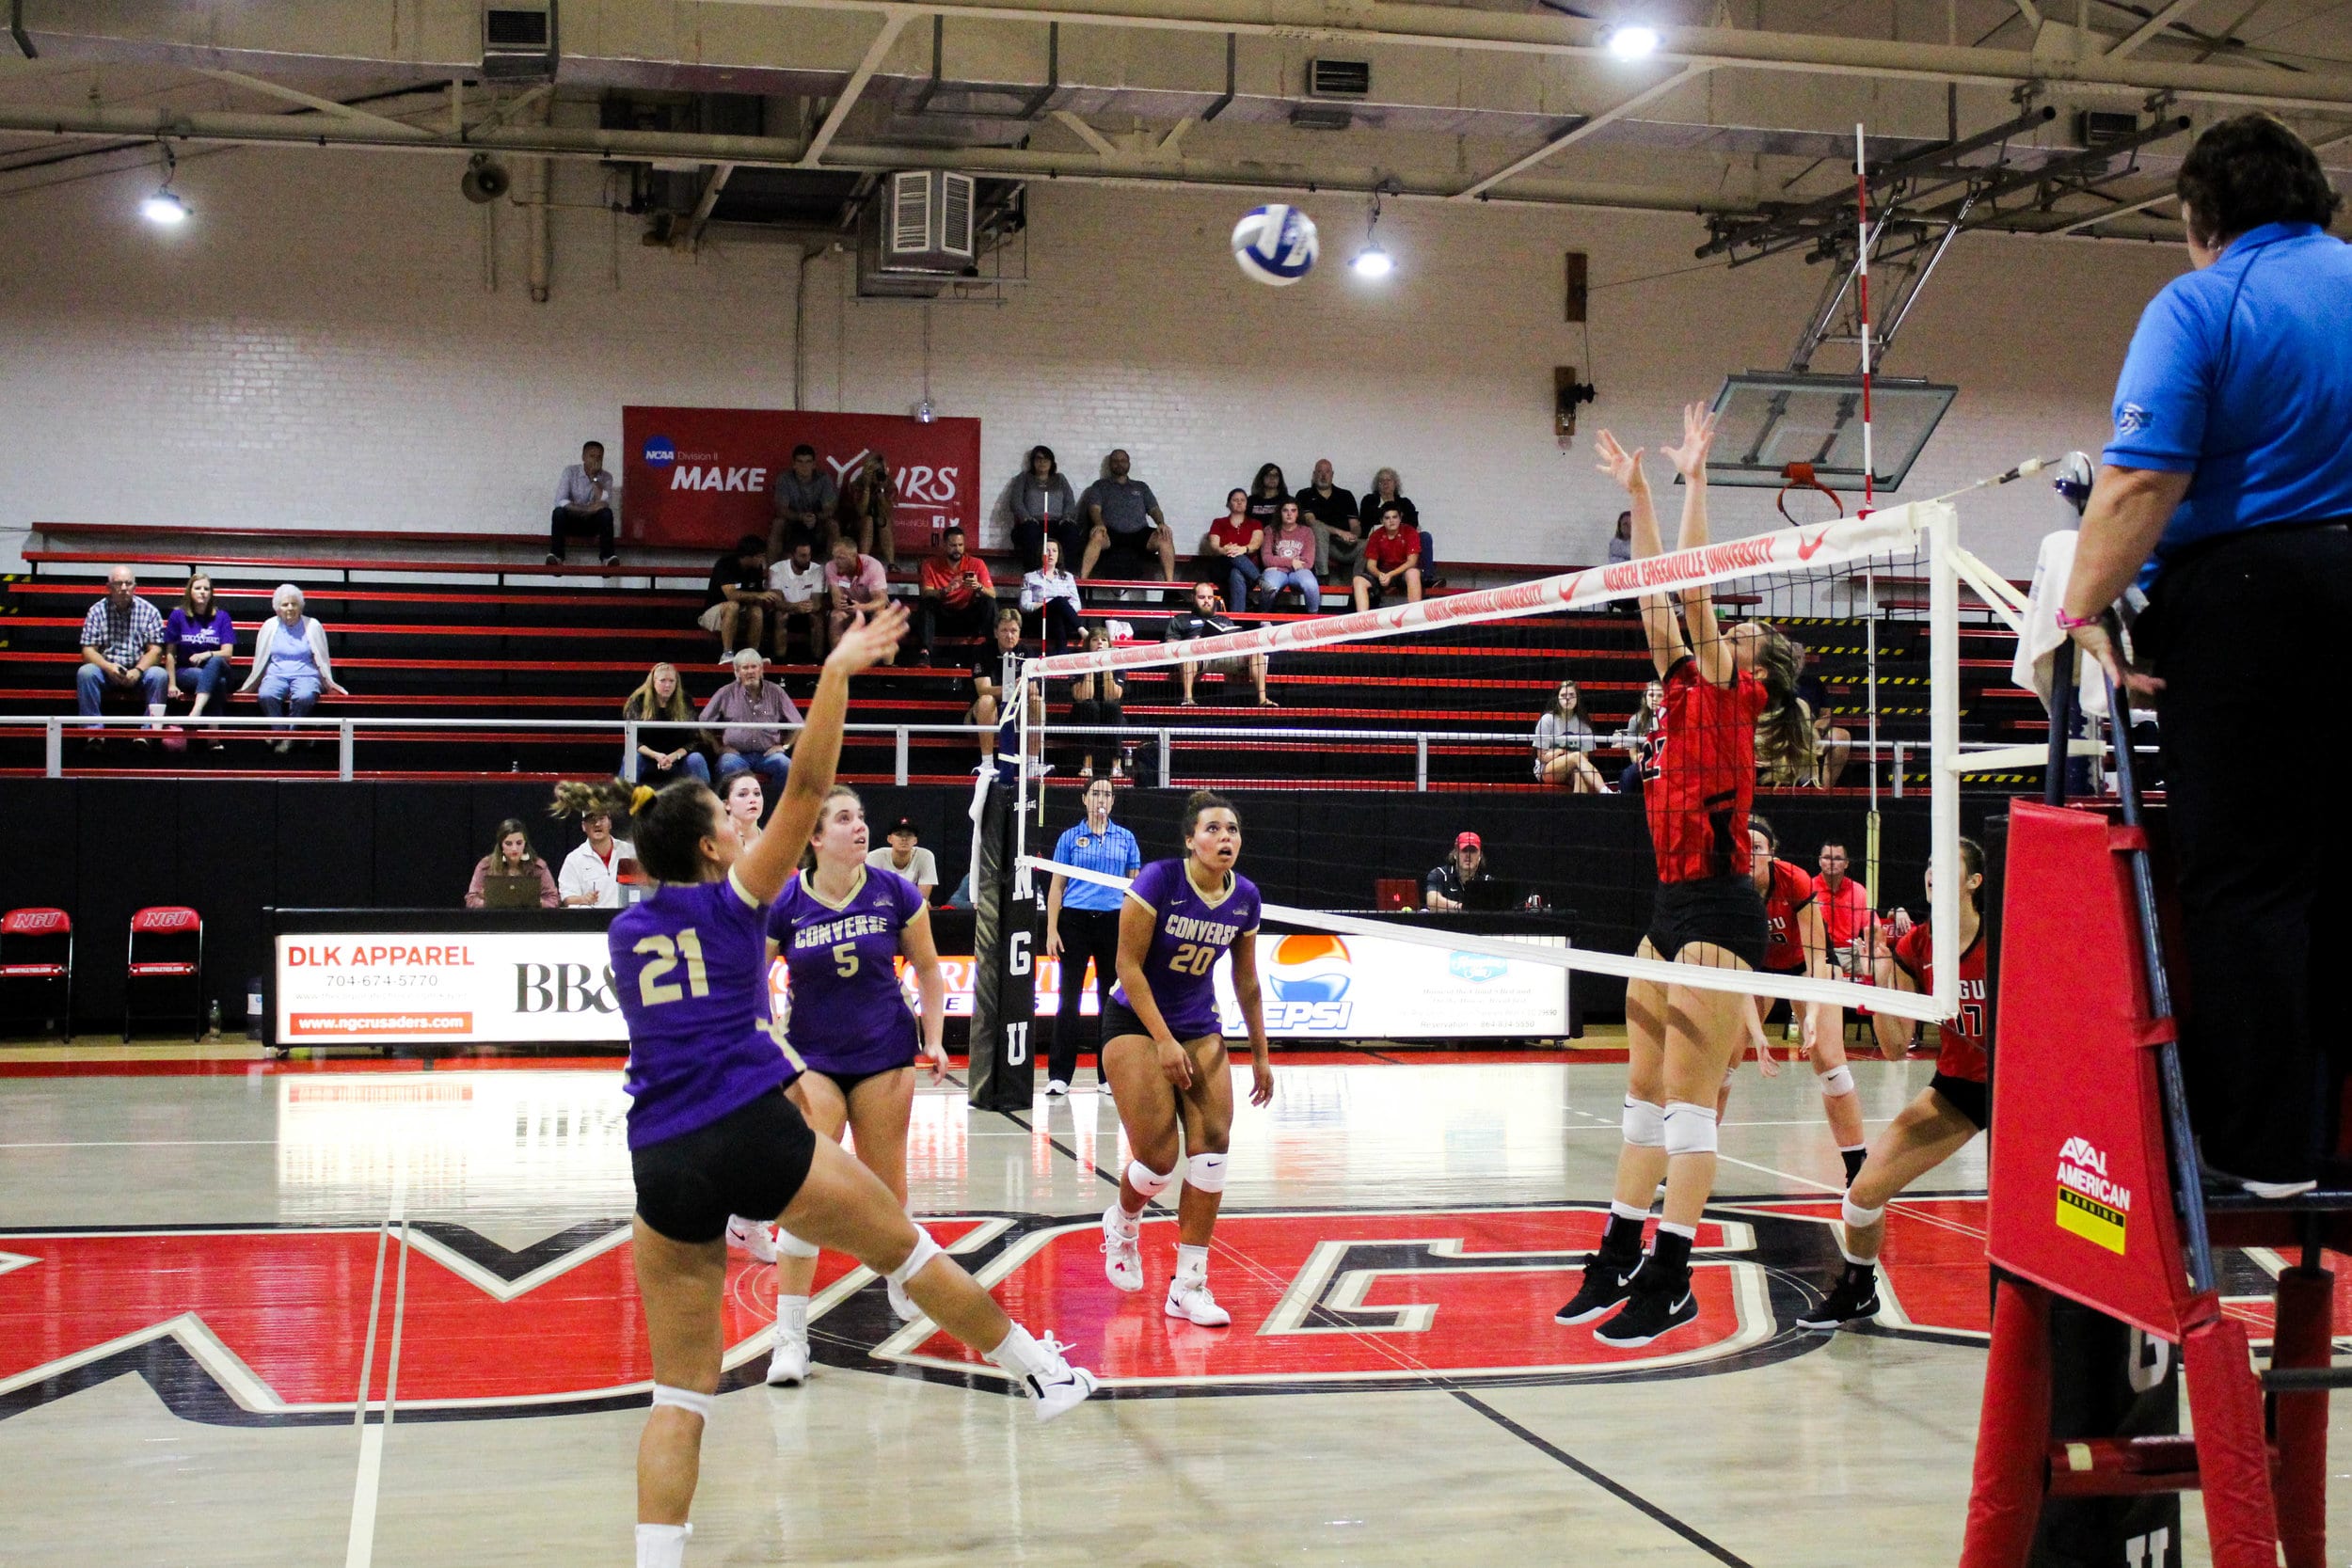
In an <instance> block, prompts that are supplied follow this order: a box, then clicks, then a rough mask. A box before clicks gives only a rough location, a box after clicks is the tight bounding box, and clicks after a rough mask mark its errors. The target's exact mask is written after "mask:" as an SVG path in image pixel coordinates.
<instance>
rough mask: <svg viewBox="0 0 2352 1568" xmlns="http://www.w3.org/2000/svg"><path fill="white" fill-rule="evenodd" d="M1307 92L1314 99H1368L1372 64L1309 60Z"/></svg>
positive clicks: (1353, 61)
mask: <svg viewBox="0 0 2352 1568" xmlns="http://www.w3.org/2000/svg"><path fill="white" fill-rule="evenodd" d="M1307 91H1308V92H1309V93H1310V94H1311V95H1312V96H1313V97H1316V98H1368V97H1370V96H1371V95H1372V62H1371V61H1370V60H1309V61H1308V62H1307Z"/></svg>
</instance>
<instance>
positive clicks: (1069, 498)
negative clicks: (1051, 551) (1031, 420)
mask: <svg viewBox="0 0 2352 1568" xmlns="http://www.w3.org/2000/svg"><path fill="white" fill-rule="evenodd" d="M1011 506H1012V547H1013V550H1014V551H1015V553H1017V554H1018V555H1019V556H1020V558H1021V569H1022V570H1023V571H1024V572H1034V571H1036V570H1037V568H1038V562H1041V561H1042V560H1043V559H1044V550H1045V541H1046V540H1048V539H1052V540H1055V541H1057V543H1059V544H1060V546H1061V558H1062V559H1063V560H1064V561H1075V560H1077V559H1078V558H1079V556H1080V555H1082V554H1083V553H1084V552H1085V550H1086V547H1087V525H1086V521H1085V519H1084V518H1083V517H1082V516H1081V515H1079V512H1078V498H1077V495H1076V493H1075V492H1073V490H1072V489H1071V488H1070V481H1069V480H1067V479H1065V478H1063V477H1062V471H1061V466H1060V465H1059V464H1058V463H1057V462H1055V460H1054V449H1053V448H1051V447H1045V446H1038V447H1031V448H1030V449H1029V461H1028V466H1027V467H1024V468H1023V469H1022V470H1021V477H1020V478H1019V479H1016V480H1014V481H1013V482H1012V495H1011Z"/></svg>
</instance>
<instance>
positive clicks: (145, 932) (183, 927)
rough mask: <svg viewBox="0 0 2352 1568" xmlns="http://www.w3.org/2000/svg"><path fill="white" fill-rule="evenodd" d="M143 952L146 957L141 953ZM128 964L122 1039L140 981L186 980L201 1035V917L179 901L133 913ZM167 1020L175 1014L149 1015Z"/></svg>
mask: <svg viewBox="0 0 2352 1568" xmlns="http://www.w3.org/2000/svg"><path fill="white" fill-rule="evenodd" d="M142 953H144V955H145V956H144V957H142V956H141V955H142ZM128 955H129V965H128V967H127V968H126V969H125V970H124V971H123V987H122V1039H123V1043H124V1044H126V1045H127V1044H129V1043H130V1039H131V1024H132V1020H133V1013H132V1006H133V1003H134V1002H135V1000H136V998H137V995H138V983H139V982H140V981H142V980H166V981H169V980H185V981H187V982H188V997H189V1001H188V1010H189V1011H190V1012H191V1013H192V1014H194V1015H195V1018H196V1037H197V1038H198V1039H202V1038H203V1037H204V917H203V916H202V915H199V914H198V913H197V912H196V911H194V910H191V909H188V908H186V907H185V906H184V905H180V904H153V905H150V906H149V907H148V908H146V909H143V910H141V911H139V912H138V913H136V914H135V915H133V916H132V917H131V940H130V945H129V949H128ZM148 1016H149V1017H151V1018H152V1017H165V1018H171V1017H177V1016H179V1015H177V1014H174V1013H164V1014H149V1015H148Z"/></svg>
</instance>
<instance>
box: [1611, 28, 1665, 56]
mask: <svg viewBox="0 0 2352 1568" xmlns="http://www.w3.org/2000/svg"><path fill="white" fill-rule="evenodd" d="M1661 41H1662V40H1661V39H1660V38H1659V36H1658V29H1657V28H1655V27H1644V26H1641V25H1639V24H1636V25H1632V26H1627V27H1613V28H1611V29H1610V30H1609V38H1608V43H1609V53H1611V54H1612V55H1616V56H1617V58H1619V59H1621V60H1640V59H1646V58H1647V57H1649V56H1650V55H1655V54H1657V53H1658V45H1659V44H1660V42H1661Z"/></svg>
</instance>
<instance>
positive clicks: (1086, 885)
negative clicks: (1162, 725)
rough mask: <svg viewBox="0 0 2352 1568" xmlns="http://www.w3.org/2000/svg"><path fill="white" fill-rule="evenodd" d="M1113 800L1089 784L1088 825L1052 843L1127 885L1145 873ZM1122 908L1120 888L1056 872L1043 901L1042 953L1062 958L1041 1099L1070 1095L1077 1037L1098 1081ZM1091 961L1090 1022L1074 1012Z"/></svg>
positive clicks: (1071, 859) (1099, 785)
mask: <svg viewBox="0 0 2352 1568" xmlns="http://www.w3.org/2000/svg"><path fill="white" fill-rule="evenodd" d="M1115 798H1116V793H1115V791H1114V790H1113V789H1112V787H1111V782H1110V780H1108V779H1104V778H1098V779H1096V780H1095V781H1094V782H1093V783H1092V784H1089V785H1087V794H1086V803H1087V816H1086V820H1085V821H1083V822H1080V823H1077V824H1076V825H1074V826H1073V827H1070V828H1066V829H1064V830H1063V831H1062V835H1061V837H1060V838H1058V839H1057V840H1056V841H1055V843H1054V859H1055V860H1057V861H1058V862H1059V863H1062V864H1063V865H1074V866H1077V867H1078V868H1079V869H1080V870H1083V871H1100V872H1102V873H1104V875H1105V876H1111V877H1128V878H1132V877H1134V876H1135V874H1136V872H1138V871H1140V870H1142V869H1143V849H1142V847H1141V846H1139V845H1137V844H1136V835H1135V834H1133V833H1131V832H1128V831H1127V830H1126V829H1124V828H1122V827H1120V825H1119V824H1118V823H1116V822H1114V821H1112V820H1111V802H1112V800H1114V799H1115ZM1126 901H1127V895H1126V894H1124V893H1122V892H1121V891H1120V890H1119V889H1118V888H1115V887H1104V885H1103V884H1102V883H1100V882H1089V881H1088V880H1086V879H1084V878H1078V877H1066V876H1064V875H1063V874H1062V873H1060V872H1058V871H1057V872H1055V873H1054V885H1053V886H1052V887H1051V888H1050V889H1049V890H1048V891H1047V893H1046V895H1045V951H1046V954H1047V956H1048V957H1052V958H1060V959H1061V1010H1060V1011H1059V1012H1057V1013H1056V1014H1055V1015H1054V1043H1053V1045H1052V1047H1051V1048H1050V1049H1049V1050H1048V1052H1047V1054H1046V1058H1045V1092H1046V1093H1047V1094H1068V1093H1069V1092H1070V1081H1071V1080H1072V1079H1073V1078H1075V1077H1076V1076H1077V1075H1078V1045H1079V1039H1080V1037H1081V1035H1083V1034H1091V1035H1092V1036H1093V1039H1092V1041H1091V1043H1090V1044H1089V1050H1091V1051H1093V1052H1094V1053H1095V1074H1096V1076H1097V1077H1101V1075H1102V1045H1103V1040H1102V1031H1103V1013H1102V1006H1103V999H1104V997H1106V996H1108V995H1109V994H1110V993H1111V982H1112V981H1113V980H1114V979H1116V978H1117V977H1118V974H1119V911H1120V906H1121V905H1122V904H1124V903H1125V902H1126ZM1089 958H1092V959H1093V960H1094V1006H1095V1014H1094V1017H1093V1018H1092V1019H1090V1020H1089V1019H1085V1018H1083V1017H1081V1015H1080V1013H1079V1010H1078V1003H1079V999H1080V998H1081V997H1083V996H1084V995H1085V994H1086V981H1087V960H1088V959H1089ZM1089 1025H1090V1026H1091V1027H1090V1028H1089ZM1103 1092H1104V1094H1108V1093H1110V1092H1111V1084H1110V1080H1109V1079H1108V1078H1104V1079H1103Z"/></svg>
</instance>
